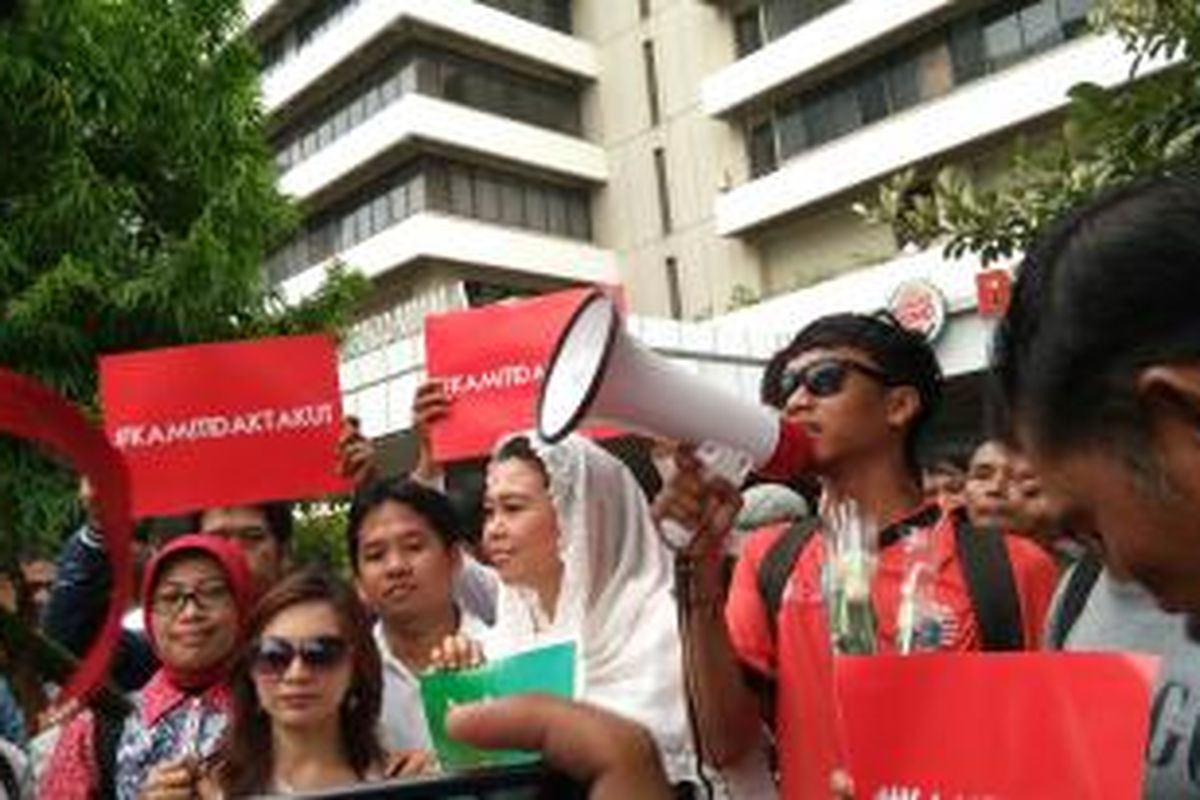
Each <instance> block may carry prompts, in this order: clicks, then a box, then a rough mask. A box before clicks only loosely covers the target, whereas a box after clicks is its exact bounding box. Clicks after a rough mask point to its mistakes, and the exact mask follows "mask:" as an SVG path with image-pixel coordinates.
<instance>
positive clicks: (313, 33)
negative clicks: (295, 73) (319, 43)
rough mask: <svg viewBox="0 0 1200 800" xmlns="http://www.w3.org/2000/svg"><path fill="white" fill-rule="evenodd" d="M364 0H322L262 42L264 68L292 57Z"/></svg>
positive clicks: (276, 64)
mask: <svg viewBox="0 0 1200 800" xmlns="http://www.w3.org/2000/svg"><path fill="white" fill-rule="evenodd" d="M360 2H362V0H322V2H319V3H317V4H316V5H314V6H313V7H312V8H311V9H309V10H308V11H307V12H305V13H304V14H303V15H302V16H300V17H299V18H297V19H296V21H295V22H293V23H292V24H291V25H289V26H287V27H286V28H284V29H283V30H282V31H280V32H279V33H277V34H276V35H275V36H273V37H271V39H270V40H269V41H267V42H266V43H265V44H263V46H262V50H261V56H262V65H263V67H262V68H263V72H269V71H270V70H272V69H275V68H276V67H279V66H282V65H283V64H284V63H286V62H287V61H290V60H291V59H292V58H294V57H295V56H296V54H297V53H299V52H300V51H301V50H303V49H304V48H305V47H307V46H308V45H309V44H310V43H311V42H312V41H313V40H314V39H317V38H320V37H321V36H322V35H323V34H324V33H325V32H326V31H328V30H329V29H330V28H332V27H333V26H334V25H336V24H337V23H338V22H339V21H340V20H341V19H342V17H344V16H345V15H346V14H347V13H349V12H350V11H352V10H353V9H354V8H355V7H356V6H358V4H359V3H360Z"/></svg>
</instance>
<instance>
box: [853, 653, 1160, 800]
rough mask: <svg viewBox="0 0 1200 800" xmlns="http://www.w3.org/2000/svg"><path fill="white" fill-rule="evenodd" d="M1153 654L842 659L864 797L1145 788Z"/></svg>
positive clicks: (987, 799)
mask: <svg viewBox="0 0 1200 800" xmlns="http://www.w3.org/2000/svg"><path fill="white" fill-rule="evenodd" d="M1154 668H1155V661H1154V659H1148V658H1145V657H1135V656H1127V655H1099V654H1061V653H1060V654H1049V653H1024V654H996V655H987V654H945V655H941V654H938V655H921V656H909V657H903V656H867V657H844V658H839V659H838V662H837V681H838V687H839V699H840V705H841V711H842V719H843V722H844V724H845V730H846V735H847V739H848V742H849V752H850V772H851V774H852V775H853V779H854V788H855V794H856V796H857V797H868V798H879V797H883V798H893V797H894V798H910V797H912V798H932V797H940V798H945V800H950V798H963V799H964V800H1002V799H1003V798H1029V797H1071V798H1081V799H1085V798H1113V797H1140V796H1141V787H1142V758H1143V751H1144V749H1145V745H1146V735H1147V730H1148V727H1149V716H1150V714H1149V703H1150V683H1151V679H1152V673H1153V672H1154Z"/></svg>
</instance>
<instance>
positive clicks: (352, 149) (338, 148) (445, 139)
mask: <svg viewBox="0 0 1200 800" xmlns="http://www.w3.org/2000/svg"><path fill="white" fill-rule="evenodd" d="M418 141H424V142H433V143H436V144H438V145H442V146H444V147H449V148H453V149H457V150H463V151H468V152H471V153H476V154H480V155H485V156H490V157H494V158H498V159H502V160H504V161H509V162H517V163H520V164H524V165H527V166H530V167H534V168H537V169H539V170H543V171H546V172H551V173H555V174H559V175H564V176H570V177H573V178H578V179H581V180H584V181H588V182H591V183H603V182H604V181H606V180H607V179H608V162H607V159H606V158H605V154H604V151H603V150H602V149H601V148H599V147H597V146H596V145H594V144H590V143H588V142H586V141H584V140H582V139H578V138H576V137H573V136H567V135H565V134H561V133H555V132H554V131H550V130H547V129H545V128H540V127H537V126H535V125H528V124H526V123H523V122H516V121H514V120H510V119H505V118H504V117H498V116H496V115H494V114H489V113H485V112H482V111H476V110H474V109H471V108H466V107H465V106H461V105H458V104H456V103H451V102H447V101H445V100H439V99H437V98H433V97H426V96H424V95H419V94H407V95H404V96H403V97H402V98H400V99H399V100H397V101H396V102H394V103H393V104H392V105H390V106H389V107H387V108H385V109H384V110H382V111H380V112H379V113H377V114H376V115H375V116H373V117H372V118H370V119H369V120H367V121H366V122H364V123H363V124H361V125H359V126H358V127H357V128H355V129H354V130H352V131H350V132H349V133H347V134H346V135H345V136H343V137H341V138H340V139H338V140H336V141H335V142H333V143H332V144H330V145H329V146H328V147H326V148H324V149H323V150H321V151H319V152H317V153H316V154H314V155H313V156H311V157H309V158H307V159H305V160H304V161H301V162H300V163H299V164H297V165H296V166H294V167H292V168H291V169H290V170H288V171H287V172H285V173H284V174H283V175H282V176H281V178H280V181H279V188H280V190H281V191H283V192H284V193H285V194H289V195H291V196H292V197H294V198H296V199H297V200H300V201H302V202H306V203H310V204H311V203H312V201H314V200H315V199H317V198H319V197H320V196H322V195H324V194H327V193H329V192H331V191H334V190H335V189H336V188H337V187H338V186H339V185H341V184H344V182H345V181H346V180H347V179H348V178H349V177H350V176H352V175H353V174H355V173H356V172H358V171H359V170H361V169H362V168H363V167H364V166H365V165H367V164H369V163H371V162H373V161H375V160H376V159H378V158H379V157H380V156H382V155H384V154H385V153H389V152H392V153H400V154H402V151H403V150H404V149H405V147H406V146H407V147H409V148H411V147H412V146H413V145H414V144H415V143H416V142H418Z"/></svg>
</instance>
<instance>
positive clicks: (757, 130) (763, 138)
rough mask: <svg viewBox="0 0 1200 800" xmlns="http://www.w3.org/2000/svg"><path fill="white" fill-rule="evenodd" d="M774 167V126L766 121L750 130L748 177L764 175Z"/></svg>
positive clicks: (776, 162)
mask: <svg viewBox="0 0 1200 800" xmlns="http://www.w3.org/2000/svg"><path fill="white" fill-rule="evenodd" d="M801 128H803V126H801ZM776 166H778V161H777V159H776V154H775V126H774V125H772V124H771V121H770V120H766V121H765V122H760V123H759V124H758V125H755V126H754V127H753V128H751V129H750V175H751V177H754V178H757V177H759V176H761V175H766V174H767V173H768V172H770V171H772V170H773V169H775V167H776Z"/></svg>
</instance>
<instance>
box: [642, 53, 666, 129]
mask: <svg viewBox="0 0 1200 800" xmlns="http://www.w3.org/2000/svg"><path fill="white" fill-rule="evenodd" d="M642 62H643V64H644V65H645V68H646V101H647V102H648V103H649V106H650V124H651V125H657V124H658V123H659V121H660V119H661V116H662V114H661V109H660V108H659V105H658V66H657V64H656V63H655V61H654V42H652V41H650V40H649V39H647V40H646V41H644V42H642Z"/></svg>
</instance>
